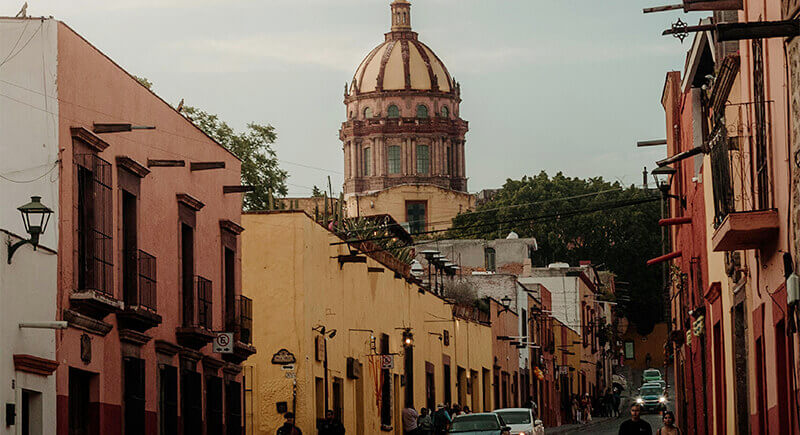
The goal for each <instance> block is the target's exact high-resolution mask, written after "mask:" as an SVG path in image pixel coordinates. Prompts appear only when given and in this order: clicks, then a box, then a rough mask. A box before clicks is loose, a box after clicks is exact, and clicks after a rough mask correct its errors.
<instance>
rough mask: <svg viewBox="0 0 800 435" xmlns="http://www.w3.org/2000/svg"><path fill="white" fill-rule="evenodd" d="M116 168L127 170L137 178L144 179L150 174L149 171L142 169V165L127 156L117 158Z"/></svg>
mask: <svg viewBox="0 0 800 435" xmlns="http://www.w3.org/2000/svg"><path fill="white" fill-rule="evenodd" d="M117 166H119V167H121V168H125V169H127V170H128V171H129V172H131V173H132V174H133V175H136V176H137V177H139V178H144V177H146V176H147V174H149V173H150V170H149V169H147V168H146V167H144V165H142V164H141V163H139V162H137V161H136V160H133V159H132V158H130V157H128V156H117Z"/></svg>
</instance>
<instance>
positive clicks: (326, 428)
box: [319, 409, 344, 435]
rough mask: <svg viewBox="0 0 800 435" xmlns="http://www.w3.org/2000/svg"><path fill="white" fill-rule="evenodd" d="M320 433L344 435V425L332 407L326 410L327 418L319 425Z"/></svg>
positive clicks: (324, 434)
mask: <svg viewBox="0 0 800 435" xmlns="http://www.w3.org/2000/svg"><path fill="white" fill-rule="evenodd" d="M319 435H344V425H343V424H342V422H341V421H339V419H338V418H336V416H335V415H334V413H333V411H331V410H330V409H329V410H327V411H325V420H322V422H321V423H320V425H319Z"/></svg>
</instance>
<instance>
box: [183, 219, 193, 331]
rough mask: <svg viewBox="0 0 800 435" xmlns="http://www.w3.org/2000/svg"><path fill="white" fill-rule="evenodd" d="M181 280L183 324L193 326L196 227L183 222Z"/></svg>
mask: <svg viewBox="0 0 800 435" xmlns="http://www.w3.org/2000/svg"><path fill="white" fill-rule="evenodd" d="M181 281H182V282H181V287H182V290H183V326H192V325H194V323H195V316H194V312H195V301H194V228H192V227H191V226H189V225H187V224H185V223H181Z"/></svg>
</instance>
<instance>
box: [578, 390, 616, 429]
mask: <svg viewBox="0 0 800 435" xmlns="http://www.w3.org/2000/svg"><path fill="white" fill-rule="evenodd" d="M620 401H621V397H620V391H619V390H618V389H616V388H615V389H613V390H612V389H610V388H607V389H606V391H605V393H603V394H602V395H599V396H597V395H589V394H588V393H587V394H584V395H583V396H579V395H577V394H575V395H573V396H572V399H571V401H570V410H571V415H572V420H573V421H574V422H576V423H580V424H586V423H589V422H590V421H592V416H595V417H618V416H619V404H620Z"/></svg>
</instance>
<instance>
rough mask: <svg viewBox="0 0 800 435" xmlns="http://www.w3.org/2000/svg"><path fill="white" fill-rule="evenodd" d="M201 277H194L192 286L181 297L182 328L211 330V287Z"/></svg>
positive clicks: (209, 283) (209, 281)
mask: <svg viewBox="0 0 800 435" xmlns="http://www.w3.org/2000/svg"><path fill="white" fill-rule="evenodd" d="M211 284H212V283H211V280H209V279H206V278H203V277H202V276H195V277H194V286H192V288H191V290H190V292H191V293H189V294H184V297H183V326H185V327H200V328H204V329H207V330H209V331H210V330H212V319H213V316H212V302H211V294H212V285H211Z"/></svg>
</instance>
